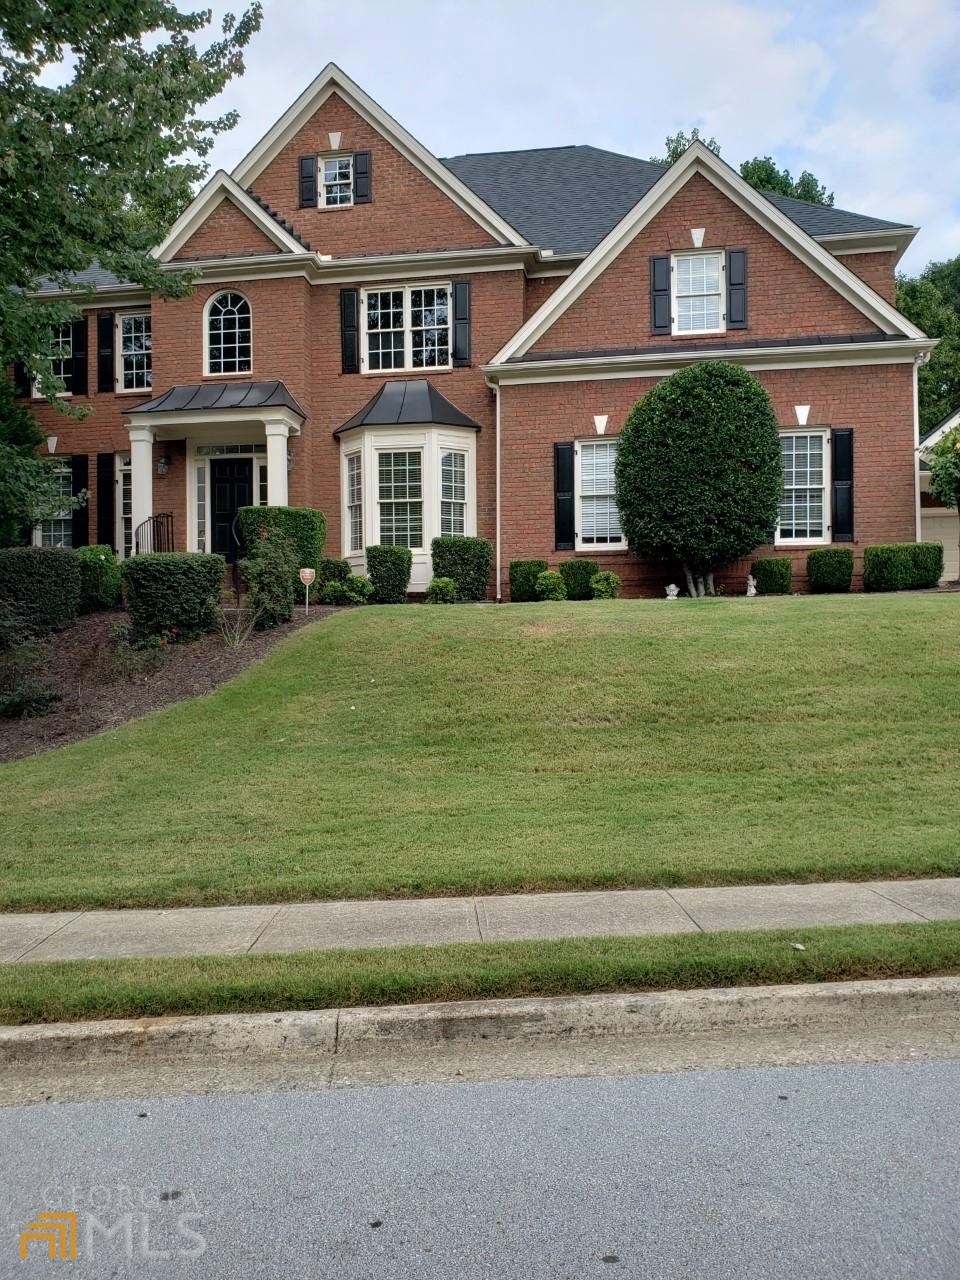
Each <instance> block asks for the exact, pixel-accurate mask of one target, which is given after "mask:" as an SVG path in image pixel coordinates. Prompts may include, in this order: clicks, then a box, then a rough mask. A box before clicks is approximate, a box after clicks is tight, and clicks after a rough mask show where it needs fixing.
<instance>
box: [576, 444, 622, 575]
mask: <svg viewBox="0 0 960 1280" xmlns="http://www.w3.org/2000/svg"><path fill="white" fill-rule="evenodd" d="M616 460H617V442H616V440H583V441H581V442H580V443H579V444H578V445H577V446H576V455H575V461H576V481H577V547H578V549H579V548H583V549H584V550H594V551H602V550H610V551H616V550H620V549H621V548H623V546H624V545H625V539H624V536H623V531H622V530H621V528H620V513H619V512H618V510H617V498H616V481H615V479H614V465H615V463H616Z"/></svg>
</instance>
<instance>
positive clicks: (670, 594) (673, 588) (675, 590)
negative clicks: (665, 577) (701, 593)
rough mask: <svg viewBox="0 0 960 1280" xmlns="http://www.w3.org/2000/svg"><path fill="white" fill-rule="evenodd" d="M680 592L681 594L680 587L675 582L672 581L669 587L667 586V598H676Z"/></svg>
mask: <svg viewBox="0 0 960 1280" xmlns="http://www.w3.org/2000/svg"><path fill="white" fill-rule="evenodd" d="M679 594H680V588H679V587H678V586H677V584H676V583H675V582H671V583H670V585H669V587H667V599H668V600H676V598H677V596H678V595H679Z"/></svg>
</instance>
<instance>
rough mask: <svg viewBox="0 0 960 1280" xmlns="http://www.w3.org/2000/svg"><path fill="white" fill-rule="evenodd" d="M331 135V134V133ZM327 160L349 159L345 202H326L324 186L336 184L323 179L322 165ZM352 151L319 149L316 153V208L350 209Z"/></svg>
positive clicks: (351, 199)
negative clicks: (348, 192)
mask: <svg viewBox="0 0 960 1280" xmlns="http://www.w3.org/2000/svg"><path fill="white" fill-rule="evenodd" d="M331 136H332V135H331ZM327 160H349V161H350V179H349V183H348V185H349V187H350V199H349V200H347V201H346V202H345V203H337V204H327V202H326V200H325V199H324V196H325V194H326V192H325V190H324V188H325V187H327V186H331V187H332V186H337V185H338V184H337V183H333V182H331V183H327V182H324V180H323V166H324V162H325V161H327ZM353 181H354V178H353V152H352V151H319V152H318V153H317V208H318V209H324V210H327V209H330V210H332V209H352V208H353Z"/></svg>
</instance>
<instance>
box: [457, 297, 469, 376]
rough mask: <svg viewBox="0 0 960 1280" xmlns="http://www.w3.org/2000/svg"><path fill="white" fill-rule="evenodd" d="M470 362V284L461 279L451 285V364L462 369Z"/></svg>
mask: <svg viewBox="0 0 960 1280" xmlns="http://www.w3.org/2000/svg"><path fill="white" fill-rule="evenodd" d="M469 363H470V285H469V283H468V282H467V281H466V280H462V281H460V282H459V283H457V284H455V285H454V286H453V365H454V368H455V369H462V368H464V367H465V366H466V365H468V364H469Z"/></svg>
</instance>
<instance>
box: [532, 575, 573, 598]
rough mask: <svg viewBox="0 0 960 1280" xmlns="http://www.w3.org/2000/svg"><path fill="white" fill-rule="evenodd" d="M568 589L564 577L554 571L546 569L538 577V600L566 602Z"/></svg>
mask: <svg viewBox="0 0 960 1280" xmlns="http://www.w3.org/2000/svg"><path fill="white" fill-rule="evenodd" d="M566 598H567V588H566V587H565V586H564V585H563V577H562V576H561V575H560V574H559V573H557V572H555V570H553V569H545V570H544V571H543V573H540V574H538V575H537V599H538V600H566Z"/></svg>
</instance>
